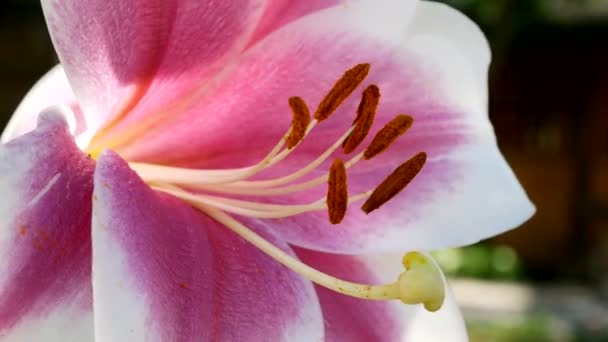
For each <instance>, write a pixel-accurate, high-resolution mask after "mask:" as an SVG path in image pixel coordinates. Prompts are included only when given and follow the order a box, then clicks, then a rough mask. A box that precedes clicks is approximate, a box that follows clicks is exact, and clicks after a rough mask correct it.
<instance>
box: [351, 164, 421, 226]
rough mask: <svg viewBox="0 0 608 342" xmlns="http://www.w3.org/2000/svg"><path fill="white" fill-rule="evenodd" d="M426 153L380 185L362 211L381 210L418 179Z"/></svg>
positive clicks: (400, 168)
mask: <svg viewBox="0 0 608 342" xmlns="http://www.w3.org/2000/svg"><path fill="white" fill-rule="evenodd" d="M425 162H426V153H424V152H420V153H418V154H416V155H415V156H414V157H412V158H411V159H409V160H408V161H406V162H405V163H403V164H401V165H400V166H399V167H398V168H396V169H395V171H393V173H391V174H390V175H389V176H388V177H386V179H385V180H384V181H383V182H382V183H380V185H378V187H377V188H376V189H375V190H374V192H372V194H371V196H370V197H369V198H368V199H367V201H365V203H363V206H362V207H361V210H363V211H364V212H365V213H366V214H369V213H370V212H372V211H374V210H376V209H378V208H380V206H382V205H383V204H384V203H386V202H388V201H389V200H390V199H391V198H393V197H395V195H397V194H398V193H399V192H400V191H401V190H403V189H404V188H405V187H406V186H407V185H408V184H409V183H410V182H411V181H412V179H414V177H416V175H417V174H418V172H419V171H420V169H422V166H424V163H425Z"/></svg>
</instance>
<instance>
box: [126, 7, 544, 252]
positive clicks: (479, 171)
mask: <svg viewBox="0 0 608 342" xmlns="http://www.w3.org/2000/svg"><path fill="white" fill-rule="evenodd" d="M398 4H401V6H404V7H403V8H399V7H391V6H389V5H388V4H386V3H385V4H384V6H372V5H367V7H366V6H365V5H363V4H358V3H356V4H355V5H352V6H348V7H346V8H343V7H334V8H331V9H327V10H324V11H320V12H317V13H315V14H312V15H309V16H306V17H303V18H301V19H300V20H297V21H294V22H293V23H291V24H289V25H287V26H285V27H284V28H282V29H280V30H278V31H276V32H275V33H273V34H271V35H270V36H268V37H267V38H266V39H264V40H263V41H261V42H260V43H259V44H257V45H256V46H255V47H253V48H252V49H251V50H250V51H249V52H248V54H247V56H245V57H244V58H243V61H242V63H241V64H240V65H239V67H238V68H237V69H236V71H235V72H234V74H233V75H231V77H230V78H229V79H228V80H226V82H224V83H223V84H222V86H221V87H220V88H219V89H218V90H217V92H215V93H214V94H213V96H211V98H212V99H213V100H212V101H210V102H208V103H205V104H202V105H200V106H198V107H195V108H194V109H192V111H191V112H188V113H187V114H186V115H185V116H184V117H183V119H182V120H177V119H176V121H175V122H174V123H173V124H171V125H167V126H166V127H164V129H163V130H159V131H152V132H150V133H149V134H148V135H147V136H146V137H144V138H143V139H141V140H139V141H138V142H137V143H136V144H134V145H131V146H129V147H128V148H125V149H123V150H121V153H122V154H123V155H125V156H127V157H128V158H130V159H140V160H151V161H156V162H160V163H163V162H164V163H186V164H187V163H191V164H196V165H199V166H203V167H209V168H212V167H218V168H222V167H233V166H240V165H246V163H253V162H257V161H258V160H260V159H261V158H262V157H263V156H264V155H265V153H267V151H268V150H270V148H271V146H272V145H273V144H274V143H276V141H278V140H279V138H280V137H281V135H282V134H283V132H284V130H286V128H287V127H288V126H289V124H290V122H291V114H290V110H289V107H288V105H287V98H288V97H289V96H293V95H300V96H301V97H302V98H304V99H305V100H306V101H307V102H308V103H310V104H313V105H314V104H316V103H318V102H319V101H320V100H321V98H322V97H323V96H324V93H325V92H326V91H327V90H328V89H329V88H330V87H331V85H332V84H333V82H334V81H335V80H336V79H337V78H338V77H339V76H340V75H341V74H342V72H343V71H344V70H346V69H347V68H349V67H351V66H353V65H355V64H357V63H360V62H364V61H367V62H370V63H371V71H370V74H369V76H368V78H367V80H366V82H368V83H374V84H377V85H378V86H379V87H380V89H381V92H382V97H381V103H380V108H379V112H378V114H377V115H376V128H374V129H375V130H378V129H379V127H381V126H383V125H384V124H385V123H387V122H388V121H389V120H390V119H392V118H393V117H394V116H395V115H396V114H399V113H408V114H411V115H412V116H413V117H414V119H415V123H414V126H413V127H412V129H410V130H409V131H408V133H407V134H406V135H405V136H404V137H402V138H400V139H399V140H397V142H396V143H395V144H394V145H393V146H392V147H391V148H390V149H389V150H388V151H387V152H385V153H384V154H382V155H380V156H378V157H376V158H374V159H373V160H371V161H362V162H360V163H359V164H358V165H356V166H355V167H353V168H352V169H350V170H349V173H348V177H349V192H350V193H351V194H357V193H359V192H363V191H367V190H370V189H373V188H374V187H375V186H377V185H378V184H379V183H380V182H381V181H382V180H383V179H384V178H385V177H386V176H387V175H388V174H390V173H391V172H392V171H393V170H394V169H395V168H396V167H397V166H398V165H399V164H401V163H402V162H404V161H405V160H407V159H409V158H411V157H412V156H414V155H415V154H416V153H418V152H420V151H425V152H426V153H427V155H428V160H427V163H426V165H425V167H424V168H423V170H422V172H421V173H420V174H419V175H418V176H417V177H416V178H415V179H414V181H413V182H412V183H411V184H410V185H409V187H408V188H407V189H406V190H405V191H404V192H403V193H402V194H400V195H399V196H398V197H396V198H395V199H394V200H393V201H392V202H390V203H388V204H387V205H385V206H384V207H383V208H381V210H379V211H376V212H374V213H371V214H370V215H365V214H363V212H361V211H360V210H358V205H357V206H353V207H351V208H350V210H349V211H348V213H347V215H346V217H345V219H344V221H343V226H344V228H339V229H335V227H331V226H330V225H329V222H328V219H327V215H326V213H325V212H320V213H315V214H305V215H300V216H296V217H292V218H288V219H284V220H281V221H280V222H278V224H277V225H276V230H275V231H276V232H277V233H278V234H279V235H280V236H281V237H282V238H284V239H286V240H287V241H289V242H290V243H292V244H296V245H299V246H303V247H306V248H309V249H315V250H320V251H327V252H332V251H333V252H341V253H347V254H348V253H350V254H352V253H374V252H379V251H396V250H430V249H435V248H441V247H447V246H459V245H463V244H469V243H472V242H476V241H478V240H480V239H483V238H486V237H489V236H492V235H495V234H498V233H500V232H502V231H504V230H507V229H511V228H513V227H515V226H517V225H519V224H521V223H522V222H523V221H525V220H526V219H527V218H529V217H530V216H531V215H532V213H533V212H534V208H533V206H532V204H531V203H530V201H529V200H528V198H527V196H526V194H525V192H524V191H523V190H522V188H521V186H520V185H519V183H518V181H517V179H516V178H515V177H514V175H513V173H512V171H511V170H510V168H509V167H508V165H507V163H506V162H505V161H504V159H503V157H502V156H501V154H500V151H499V150H498V148H497V146H496V140H495V137H494V132H493V129H492V126H491V124H490V122H489V120H488V117H487V90H486V87H487V85H486V75H487V68H488V63H489V58H490V54H489V49H488V45H487V42H486V40H485V38H484V37H483V35H482V34H481V32H480V31H479V28H478V27H477V26H476V25H475V24H474V23H473V22H471V21H470V20H469V19H468V18H466V17H465V16H463V15H462V14H460V13H458V12H456V11H455V10H453V9H451V8H449V7H447V6H445V5H439V4H435V3H430V2H420V3H418V5H417V7H416V10H415V14H413V19H412V22H411V23H404V20H403V19H402V18H401V15H395V14H394V13H404V12H405V11H406V10H407V9H410V10H411V6H409V4H408V3H407V2H399V3H398ZM395 6H396V5H395ZM408 6H409V7H408ZM391 14H393V15H392V16H391ZM435 18H441V20H439V21H435V20H434V19H435ZM430 20H432V21H430ZM338 42H339V43H338ZM252 85H254V86H252ZM356 108H357V99H356V98H354V97H353V98H351V99H348V100H347V101H345V102H344V104H343V105H342V108H341V109H339V110H338V111H337V112H336V113H335V114H333V117H331V118H330V119H328V120H326V121H324V122H323V123H321V124H320V125H318V127H316V128H315V130H314V132H313V133H312V134H311V136H310V137H308V138H306V140H305V141H304V142H303V143H302V145H301V146H299V147H298V149H297V150H296V151H295V152H294V153H293V154H292V156H291V157H290V158H289V159H287V160H285V161H284V162H282V163H280V164H279V165H277V166H275V167H274V168H273V169H271V171H270V172H267V173H266V174H265V175H266V176H267V177H269V176H273V175H277V174H284V173H286V172H288V171H293V170H294V169H297V168H298V167H300V166H301V165H303V164H305V163H307V162H308V161H310V160H312V159H313V158H314V157H315V156H317V155H319V154H320V153H321V151H323V150H324V149H325V148H327V147H328V146H330V145H331V144H332V143H333V141H334V140H335V139H337V138H338V137H339V136H340V135H341V134H342V132H344V131H345V130H346V129H347V128H348V126H349V125H350V124H351V122H352V118H353V116H354V112H355V111H356ZM200 113H213V115H198V114H200ZM363 146H365V144H363ZM341 158H347V157H345V156H341ZM327 169H328V165H325V166H324V167H322V168H321V169H320V170H319V171H318V172H317V174H319V173H320V172H325V171H326V170H327ZM325 192H326V189H325V188H324V187H319V188H318V189H317V190H316V191H310V192H309V193H297V194H296V195H295V196H292V197H285V198H280V199H276V201H279V202H308V201H313V200H317V199H319V198H321V197H322V196H323V195H324V193H325ZM273 200H275V199H273ZM268 224H273V223H272V222H271V223H268V222H260V225H268Z"/></svg>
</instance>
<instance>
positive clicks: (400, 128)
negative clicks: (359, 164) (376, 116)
mask: <svg viewBox="0 0 608 342" xmlns="http://www.w3.org/2000/svg"><path fill="white" fill-rule="evenodd" d="M413 123H414V119H413V118H412V117H411V116H409V115H397V116H396V117H395V118H394V119H393V120H391V121H390V122H389V123H387V124H386V126H384V127H382V129H381V130H380V131H378V133H376V136H375V137H374V139H373V140H372V142H371V144H369V146H368V147H367V149H366V150H365V152H364V154H363V157H364V158H365V159H371V158H373V157H375V156H377V155H378V154H380V153H382V152H383V151H384V150H386V149H387V148H388V147H389V146H390V145H391V144H392V143H393V142H394V141H395V140H397V138H398V137H399V136H401V135H402V134H403V133H405V132H406V131H407V130H408V129H409V128H410V127H412V124H413Z"/></svg>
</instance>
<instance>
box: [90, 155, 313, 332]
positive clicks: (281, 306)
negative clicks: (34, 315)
mask: <svg viewBox="0 0 608 342" xmlns="http://www.w3.org/2000/svg"><path fill="white" fill-rule="evenodd" d="M273 242H274V243H275V244H277V245H278V246H280V247H282V248H283V249H284V250H286V251H289V247H288V246H287V245H286V244H284V243H281V242H280V241H276V240H275V241H273ZM93 282H94V283H93V288H94V303H95V337H96V341H97V342H104V341H109V342H119V341H151V342H153V341H215V340H217V341H300V340H301V341H318V340H321V339H322V338H323V323H322V316H321V312H320V308H319V304H318V299H317V297H316V294H315V292H314V288H313V286H312V284H311V283H310V282H309V281H307V280H305V279H302V278H300V277H299V276H297V275H296V274H294V273H292V272H291V271H289V270H287V269H286V268H284V267H282V266H281V265H280V264H278V263H277V262H275V261H274V260H273V259H271V258H269V257H268V256H266V255H265V254H263V253H261V252H260V251H259V250H257V249H256V248H255V247H253V246H251V245H249V244H248V243H246V242H245V241H244V240H243V239H241V238H240V237H238V236H236V235H235V234H233V233H232V232H231V231H230V230H229V229H227V228H226V227H223V226H221V225H220V224H218V223H217V222H215V221H213V220H212V219H211V218H209V217H207V216H205V215H203V214H202V213H200V212H198V211H196V210H195V209H193V208H192V207H190V206H189V205H188V204H186V203H184V202H182V201H180V200H178V199H176V198H173V197H170V196H167V195H164V194H160V193H157V192H155V191H153V190H151V189H150V188H149V187H148V186H147V185H145V184H144V183H143V182H142V181H141V180H140V179H139V178H138V176H137V175H136V174H135V173H133V172H132V171H131V170H130V169H129V167H128V165H127V164H126V163H125V162H124V161H123V160H122V159H120V157H118V156H117V155H116V154H114V153H112V152H109V151H108V152H104V153H103V154H102V155H101V157H100V158H99V159H98V164H97V170H96V173H95V192H94V204H93Z"/></svg>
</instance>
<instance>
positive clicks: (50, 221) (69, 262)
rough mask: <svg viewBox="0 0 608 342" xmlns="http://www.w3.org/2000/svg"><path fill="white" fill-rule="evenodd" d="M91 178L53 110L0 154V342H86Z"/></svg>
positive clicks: (89, 333)
mask: <svg viewBox="0 0 608 342" xmlns="http://www.w3.org/2000/svg"><path fill="white" fill-rule="evenodd" d="M92 175H93V161H91V160H90V159H88V158H87V157H86V155H84V154H83V153H82V152H81V151H80V150H79V149H78V148H77V147H76V145H75V144H74V142H73V140H72V137H71V136H70V134H69V132H68V129H67V125H66V122H65V121H64V119H63V118H62V117H61V114H60V113H59V111H58V110H57V109H49V110H48V111H47V112H45V113H43V114H41V116H40V118H39V122H38V128H36V129H35V130H34V131H32V132H30V133H28V134H26V135H24V136H22V137H20V138H17V139H15V140H13V141H11V142H9V143H8V144H6V145H3V146H2V147H0V193H2V194H3V198H4V200H3V202H2V204H1V205H0V217H1V218H2V219H1V220H0V254H1V257H0V269H1V270H2V272H0V340H1V341H5V340H8V341H23V340H36V341H37V340H41V339H44V340H45V341H59V340H60V339H61V340H62V341H64V340H70V341H71V340H73V339H75V340H77V341H92V317H91V315H90V314H91V312H92V307H91V305H92V302H91V287H90V276H91V273H90V264H91V249H90V247H91V243H90V217H91V216H90V215H91V194H92V191H93V177H92Z"/></svg>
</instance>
